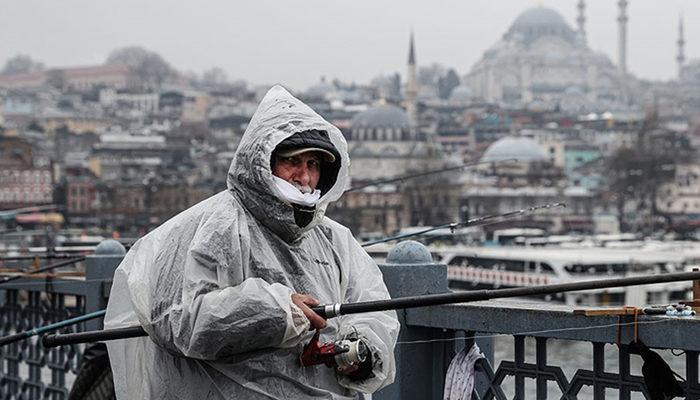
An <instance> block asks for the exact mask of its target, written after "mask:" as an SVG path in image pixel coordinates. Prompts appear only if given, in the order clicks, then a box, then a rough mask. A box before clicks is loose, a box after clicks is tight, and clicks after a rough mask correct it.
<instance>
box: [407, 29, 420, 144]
mask: <svg viewBox="0 0 700 400" xmlns="http://www.w3.org/2000/svg"><path fill="white" fill-rule="evenodd" d="M407 74H408V76H407V80H406V113H407V114H408V120H409V121H410V122H411V129H412V130H413V132H412V133H413V134H415V131H416V128H417V127H418V106H417V98H418V82H417V81H416V50H415V48H414V45H413V31H411V42H410V43H409V48H408V72H407Z"/></svg>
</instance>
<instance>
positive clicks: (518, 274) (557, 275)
mask: <svg viewBox="0 0 700 400" xmlns="http://www.w3.org/2000/svg"><path fill="white" fill-rule="evenodd" d="M388 247H390V246H385V245H383V246H370V247H368V248H367V251H368V252H369V253H370V255H372V256H373V257H375V259H376V260H377V261H378V262H381V261H383V257H386V254H387V252H388ZM428 249H429V250H430V252H431V254H432V255H433V259H434V261H436V262H439V263H442V264H447V278H448V280H449V286H450V287H451V288H452V289H454V290H475V289H498V288H509V287H524V286H539V285H551V284H558V283H571V282H576V281H588V280H594V279H605V278H621V277H631V276H635V275H649V274H663V273H671V272H682V271H691V270H692V269H693V268H698V267H700V243H696V242H668V243H665V242H658V243H646V244H644V245H639V246H637V247H634V248H631V247H616V246H611V247H587V246H580V247H569V246H545V247H523V246H464V245H456V246H429V247H428ZM380 259H381V261H379V260H380ZM691 288H692V282H676V283H665V284H656V285H648V286H632V287H626V288H625V287H621V288H614V289H601V290H592V291H585V292H569V293H561V294H559V295H556V296H547V297H546V298H545V299H546V300H556V301H561V302H564V303H566V304H568V305H613V304H615V305H619V304H624V305H637V306H642V305H649V304H668V303H670V302H674V301H679V300H686V299H689V298H690V291H691Z"/></svg>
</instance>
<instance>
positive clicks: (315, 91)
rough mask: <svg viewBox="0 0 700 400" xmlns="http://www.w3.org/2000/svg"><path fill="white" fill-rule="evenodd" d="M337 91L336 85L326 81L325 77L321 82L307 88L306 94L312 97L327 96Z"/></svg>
mask: <svg viewBox="0 0 700 400" xmlns="http://www.w3.org/2000/svg"><path fill="white" fill-rule="evenodd" d="M335 91H336V89H335V86H333V85H332V84H330V83H328V82H326V80H325V79H321V82H318V83H316V84H314V85H312V86H311V87H309V88H308V89H306V92H304V95H306V96H307V97H311V98H325V97H326V96H328V95H330V94H332V93H333V92H335Z"/></svg>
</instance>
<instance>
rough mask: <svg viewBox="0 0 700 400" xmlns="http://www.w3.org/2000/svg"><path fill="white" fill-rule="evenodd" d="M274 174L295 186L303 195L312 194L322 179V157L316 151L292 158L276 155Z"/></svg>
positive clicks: (273, 167)
mask: <svg viewBox="0 0 700 400" xmlns="http://www.w3.org/2000/svg"><path fill="white" fill-rule="evenodd" d="M274 157H275V162H274V164H273V166H272V174H273V175H275V176H276V177H278V178H280V179H284V180H285V181H287V182H289V183H291V184H292V185H294V186H295V187H296V188H297V189H299V190H300V191H301V192H302V193H311V192H313V191H314V190H315V189H316V185H318V180H319V179H320V178H321V155H320V154H318V152H315V151H309V152H306V153H301V154H297V155H296V156H292V157H280V156H277V155H275V156H274Z"/></svg>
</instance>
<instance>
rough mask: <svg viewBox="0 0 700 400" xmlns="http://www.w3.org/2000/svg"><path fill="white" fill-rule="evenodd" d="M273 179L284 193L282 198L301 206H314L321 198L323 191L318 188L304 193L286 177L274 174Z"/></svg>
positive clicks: (278, 188)
mask: <svg viewBox="0 0 700 400" xmlns="http://www.w3.org/2000/svg"><path fill="white" fill-rule="evenodd" d="M272 180H273V181H274V182H275V186H276V187H277V190H278V191H279V193H280V194H281V195H282V198H283V199H284V200H286V201H288V202H290V203H292V204H299V205H301V206H306V207H313V206H315V205H316V203H318V200H319V199H320V198H321V191H320V190H318V189H316V190H314V191H313V192H311V193H302V191H301V190H299V189H298V188H297V187H296V186H294V185H292V184H291V183H289V182H287V181H285V180H284V179H282V178H280V177H277V176H275V175H272Z"/></svg>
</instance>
